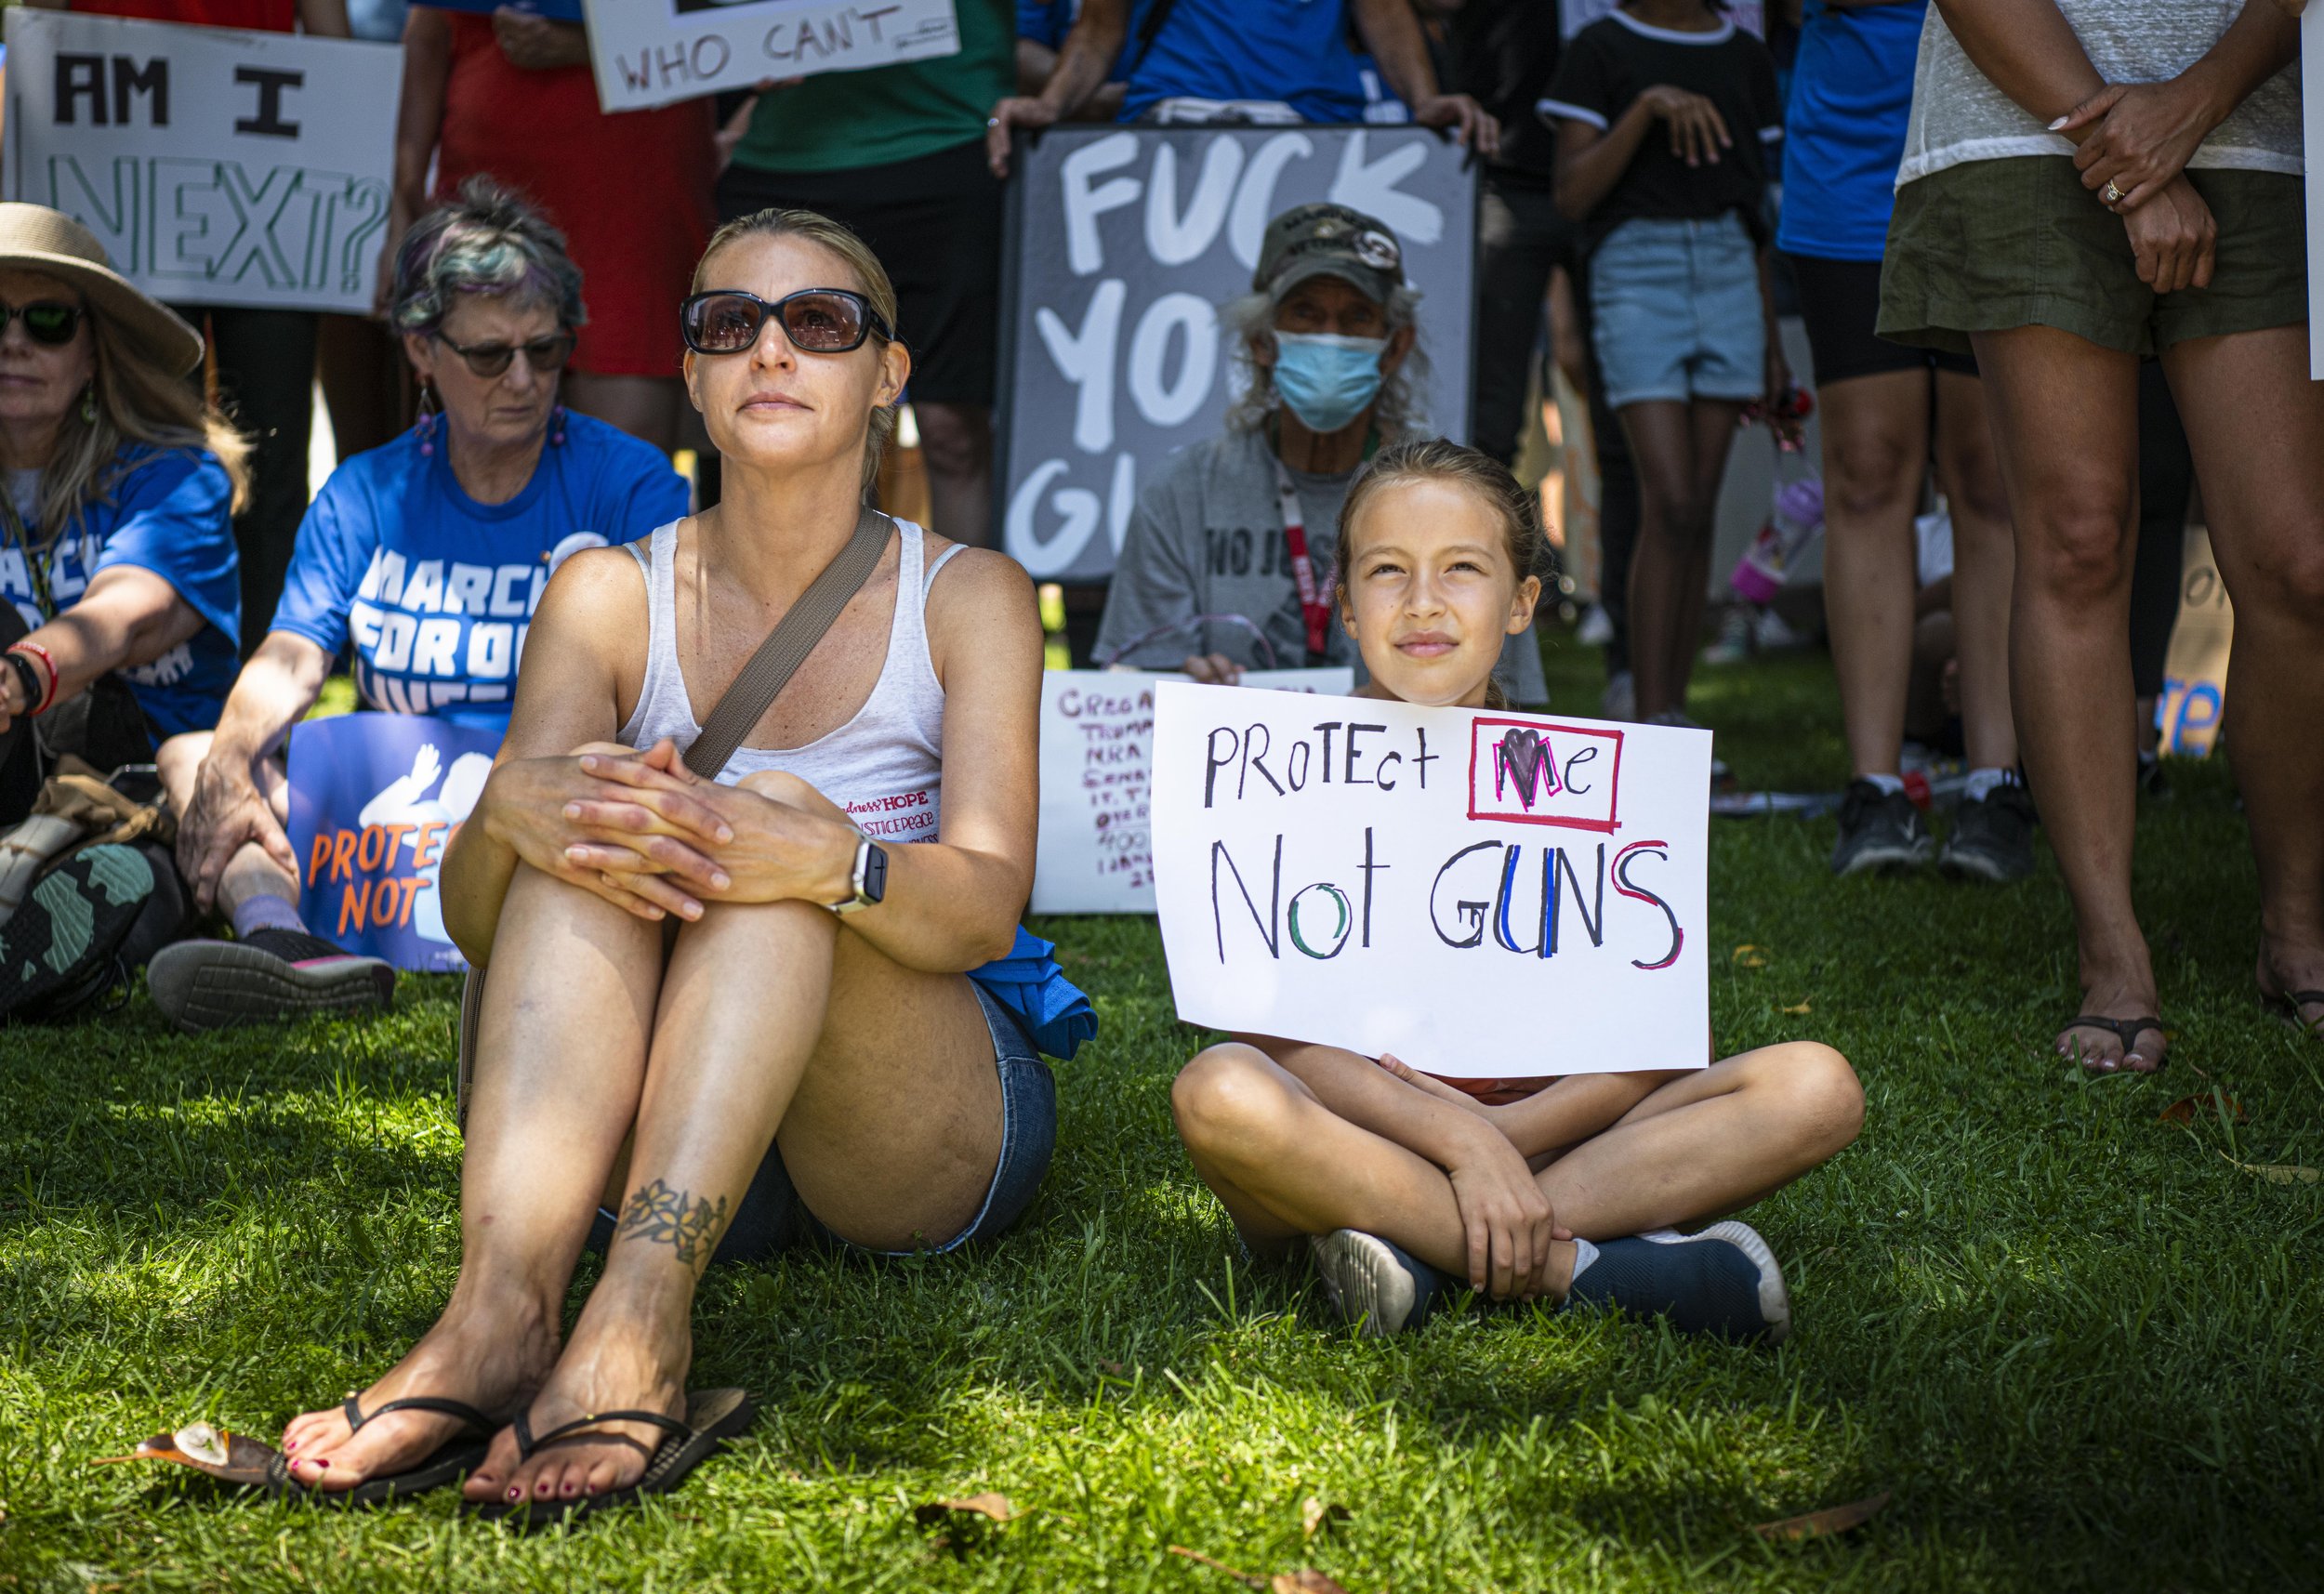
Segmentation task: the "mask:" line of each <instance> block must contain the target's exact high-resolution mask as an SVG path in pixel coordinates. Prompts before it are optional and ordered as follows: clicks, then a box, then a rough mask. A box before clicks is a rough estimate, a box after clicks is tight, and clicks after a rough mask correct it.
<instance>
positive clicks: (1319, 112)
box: [1122, 0, 1365, 122]
mask: <svg viewBox="0 0 2324 1594" xmlns="http://www.w3.org/2000/svg"><path fill="white" fill-rule="evenodd" d="M1155 4H1156V0H1138V4H1137V5H1135V6H1133V7H1131V8H1130V17H1129V41H1128V43H1127V45H1126V46H1125V48H1124V50H1123V55H1124V57H1125V59H1127V58H1128V57H1130V56H1135V55H1137V53H1138V35H1139V31H1140V29H1142V27H1143V26H1144V25H1145V20H1146V17H1147V15H1148V14H1149V13H1150V12H1151V11H1152V10H1153V9H1154V7H1155ZM1181 96H1183V97H1185V98H1188V99H1279V100H1282V101H1283V102H1284V103H1285V104H1287V105H1288V106H1290V107H1291V109H1292V110H1294V111H1296V112H1299V113H1300V114H1301V116H1302V117H1304V118H1306V119H1307V120H1308V121H1310V122H1361V121H1362V120H1363V119H1364V106H1365V98H1364V88H1363V85H1362V84H1361V82H1360V81H1359V80H1358V79H1357V77H1356V71H1355V52H1354V51H1353V50H1352V49H1350V48H1349V47H1348V7H1347V0H1177V4H1176V5H1175V6H1173V7H1171V9H1170V15H1169V20H1167V21H1166V22H1164V23H1163V24H1162V31H1161V33H1158V34H1156V35H1155V40H1154V46H1153V47H1152V48H1151V49H1149V50H1147V51H1146V52H1145V56H1144V59H1142V60H1140V61H1139V62H1138V64H1137V67H1136V68H1135V69H1134V70H1133V71H1132V72H1130V74H1129V97H1128V98H1127V99H1124V100H1123V102H1122V120H1123V121H1125V122H1135V121H1136V120H1137V119H1138V118H1139V117H1141V116H1142V115H1144V114H1145V113H1146V112H1148V111H1149V110H1151V109H1152V108H1153V107H1154V104H1155V101H1156V100H1161V99H1174V98H1178V97H1181Z"/></svg>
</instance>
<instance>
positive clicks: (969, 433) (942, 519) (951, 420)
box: [912, 400, 993, 548]
mask: <svg viewBox="0 0 2324 1594" xmlns="http://www.w3.org/2000/svg"><path fill="white" fill-rule="evenodd" d="M912 415H913V417H914V418H915V419H916V420H917V421H918V423H919V428H920V457H921V459H922V460H923V461H924V462H925V463H926V465H927V467H928V499H929V515H930V518H931V519H932V520H934V521H935V522H936V523H935V525H934V526H932V527H931V528H930V529H931V531H934V532H936V533H937V534H940V535H943V536H947V537H950V538H951V539H952V540H953V541H954V542H956V543H966V544H968V545H969V546H970V547H980V548H981V547H991V546H993V545H992V523H993V412H992V411H990V410H988V409H986V408H985V407H984V405H982V404H947V403H935V402H927V401H922V400H915V401H914V402H913V404H912Z"/></svg>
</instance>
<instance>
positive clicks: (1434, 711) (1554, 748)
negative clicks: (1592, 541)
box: [1152, 681, 1710, 1079]
mask: <svg viewBox="0 0 2324 1594" xmlns="http://www.w3.org/2000/svg"><path fill="white" fill-rule="evenodd" d="M1709 791H1710V732H1709V731H1692V730H1679V729H1675V728H1669V727H1661V726H1647V725H1616V724H1605V723H1599V722H1594V721H1590V720H1573V719H1554V718H1549V717H1547V716H1543V715H1519V714H1511V713H1504V712H1500V711H1497V710H1492V709H1482V708H1479V709H1466V708H1416V707H1413V706H1411V705H1406V704H1395V703H1380V702H1374V701H1370V700H1367V699H1363V698H1353V697H1347V698H1295V697H1288V696H1285V695H1281V694H1277V693H1273V692H1237V691H1235V689H1234V688H1231V687H1212V686H1195V685H1192V684H1190V683H1185V682H1179V681H1165V682H1163V683H1162V684H1160V685H1159V686H1157V687H1156V688H1155V736H1154V781H1153V797H1152V801H1153V809H1154V820H1153V828H1154V863H1155V897H1156V901H1157V902H1158V903H1159V905H1160V909H1161V916H1162V947H1163V951H1164V953H1165V954H1166V955H1168V957H1169V968H1170V991H1171V994H1172V995H1174V996H1175V997H1176V998H1177V1003H1178V1016H1179V1017H1180V1018H1181V1019H1182V1020H1183V1021H1186V1022H1188V1023H1193V1024H1201V1025H1204V1026H1206V1027H1208V1028H1211V1029H1221V1030H1229V1031H1236V1032H1240V1033H1244V1034H1269V1035H1283V1036H1287V1037H1292V1038H1296V1039H1300V1040H1305V1041H1315V1042H1321V1043H1324V1044H1327V1045H1331V1046H1340V1047H1348V1048H1349V1049H1351V1050H1353V1051H1357V1052H1361V1053H1363V1054H1364V1055H1366V1056H1367V1057H1377V1056H1379V1055H1380V1054H1381V1053H1382V1052H1393V1053H1394V1054H1395V1055H1396V1056H1397V1057H1399V1058H1401V1059H1403V1060H1405V1061H1406V1062H1408V1063H1410V1064H1412V1065H1413V1066H1414V1067H1416V1068H1421V1069H1425V1070H1427V1071H1428V1072H1430V1073H1432V1074H1443V1075H1446V1076H1451V1077H1459V1078H1470V1079H1487V1078H1494V1079H1506V1078H1527V1077H1533V1076H1537V1075H1540V1074H1616V1073H1628V1072H1634V1071H1637V1070H1641V1069H1662V1068H1699V1067H1701V1066H1703V1065H1704V1064H1705V1063H1706V1062H1708V1061H1709V1060H1710V1057H1709V1054H1710V963H1709V959H1708V956H1707V950H1706V946H1705V942H1706V940H1707V933H1706V925H1707V921H1706V916H1705V915H1706V898H1707V894H1708V893H1707V889H1706V880H1707V870H1706V860H1705V850H1706V846H1707V842H1708V831H1709V825H1710V820H1709V817H1708V816H1709V805H1708V802H1707V800H1706V798H1707V795H1708V793H1709Z"/></svg>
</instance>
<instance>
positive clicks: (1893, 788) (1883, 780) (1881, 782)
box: [1856, 775, 1905, 797]
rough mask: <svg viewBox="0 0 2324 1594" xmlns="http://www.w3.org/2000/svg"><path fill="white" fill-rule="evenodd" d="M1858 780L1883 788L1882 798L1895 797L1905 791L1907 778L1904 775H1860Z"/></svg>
mask: <svg viewBox="0 0 2324 1594" xmlns="http://www.w3.org/2000/svg"><path fill="white" fill-rule="evenodd" d="M1856 779H1857V780H1859V781H1870V782H1871V783H1872V784H1874V785H1876V786H1878V787H1880V788H1881V795H1882V797H1895V796H1896V795H1897V794H1898V793H1899V792H1902V791H1903V790H1904V789H1905V778H1904V776H1902V775H1858V776H1857V777H1856Z"/></svg>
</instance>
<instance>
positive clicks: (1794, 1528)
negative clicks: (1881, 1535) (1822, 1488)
mask: <svg viewBox="0 0 2324 1594" xmlns="http://www.w3.org/2000/svg"><path fill="white" fill-rule="evenodd" d="M1887 1506H1888V1491H1887V1490H1885V1489H1882V1491H1881V1492H1880V1493H1879V1494H1877V1495H1872V1496H1871V1497H1870V1498H1868V1499H1863V1500H1851V1501H1850V1502H1848V1504H1846V1505H1844V1506H1828V1507H1826V1508H1824V1509H1822V1510H1820V1511H1810V1512H1809V1513H1808V1514H1807V1515H1805V1516H1803V1517H1787V1518H1785V1519H1784V1520H1783V1521H1782V1522H1761V1523H1760V1524H1759V1525H1758V1526H1757V1527H1754V1528H1753V1529H1751V1531H1752V1532H1753V1533H1755V1534H1757V1535H1759V1536H1760V1537H1762V1538H1767V1539H1786V1540H1791V1539H1803V1538H1822V1537H1823V1536H1825V1535H1828V1534H1837V1533H1846V1532H1847V1531H1848V1530H1849V1529H1850V1528H1860V1527H1862V1526H1863V1525H1864V1524H1865V1523H1867V1522H1870V1521H1871V1520H1872V1519H1873V1518H1874V1517H1876V1516H1878V1515H1880V1514H1881V1512H1882V1510H1884V1509H1886V1508H1887Z"/></svg>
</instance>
